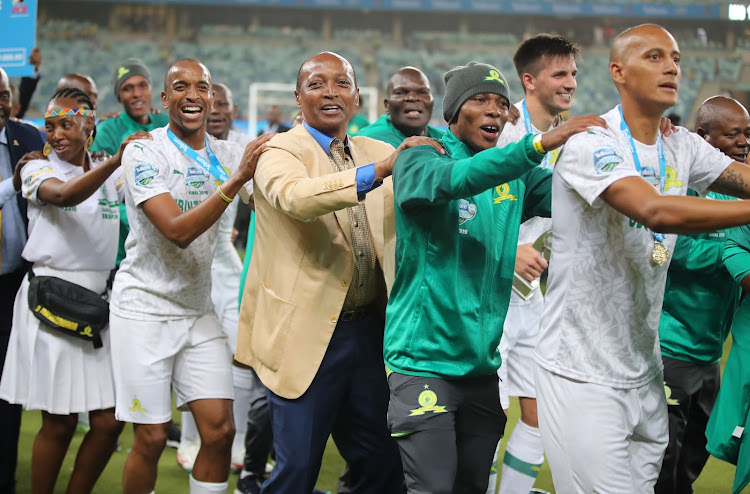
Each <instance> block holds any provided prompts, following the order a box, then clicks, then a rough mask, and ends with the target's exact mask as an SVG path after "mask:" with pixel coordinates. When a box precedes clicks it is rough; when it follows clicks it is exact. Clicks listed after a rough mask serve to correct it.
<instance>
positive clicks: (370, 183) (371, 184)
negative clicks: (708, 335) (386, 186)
mask: <svg viewBox="0 0 750 494" xmlns="http://www.w3.org/2000/svg"><path fill="white" fill-rule="evenodd" d="M356 181H357V196H358V197H359V198H360V199H362V198H363V197H364V196H365V195H366V194H367V193H368V192H370V191H371V190H375V189H377V188H378V187H380V185H381V182H376V181H375V164H373V163H370V164H369V165H365V166H360V167H359V168H357V175H356Z"/></svg>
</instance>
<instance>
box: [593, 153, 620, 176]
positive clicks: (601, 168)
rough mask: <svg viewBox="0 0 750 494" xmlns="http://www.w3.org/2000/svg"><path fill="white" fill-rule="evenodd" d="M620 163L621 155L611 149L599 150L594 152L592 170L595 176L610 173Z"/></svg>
mask: <svg viewBox="0 0 750 494" xmlns="http://www.w3.org/2000/svg"><path fill="white" fill-rule="evenodd" d="M622 162H623V158H622V155H621V154H620V153H618V152H617V151H615V150H614V149H612V148H601V149H597V150H596V151H594V168H595V169H596V174H597V175H602V174H604V173H609V172H611V171H612V170H614V169H615V168H617V165H619V164H620V163H622Z"/></svg>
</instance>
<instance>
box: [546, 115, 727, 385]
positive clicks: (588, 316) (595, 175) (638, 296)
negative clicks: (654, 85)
mask: <svg viewBox="0 0 750 494" xmlns="http://www.w3.org/2000/svg"><path fill="white" fill-rule="evenodd" d="M603 118H604V120H605V121H606V122H607V126H608V128H607V129H600V128H597V129H595V130H593V131H589V132H586V133H582V134H578V135H576V136H574V137H573V138H572V139H570V140H569V141H568V143H567V144H566V145H565V151H564V152H563V153H562V154H561V155H560V159H559V160H558V162H557V166H556V168H555V174H554V177H553V180H552V211H553V215H552V233H553V238H552V258H551V260H550V271H549V281H548V284H547V286H548V290H547V293H546V306H545V310H544V314H543V316H542V329H541V333H540V337H539V343H538V344H537V347H536V361H537V362H538V363H539V364H540V365H541V366H542V367H544V368H545V369H547V370H549V371H551V372H555V373H557V374H560V375H563V376H565V377H568V378H571V379H577V380H580V381H585V382H590V383H594V384H602V385H606V386H611V387H613V388H623V389H629V388H635V387H638V386H641V385H642V384H644V383H646V382H648V381H650V380H651V379H653V378H654V377H656V375H657V374H658V373H660V372H661V368H662V363H661V353H660V351H659V338H658V327H659V316H660V314H661V307H662V302H663V299H664V286H665V282H666V277H667V269H668V268H669V263H666V264H665V265H664V266H655V265H653V264H652V263H651V255H652V250H653V247H654V239H653V236H652V233H651V232H650V231H649V230H648V229H646V228H645V227H642V226H641V225H639V224H637V223H636V222H635V221H633V220H631V219H629V218H628V217H626V216H624V215H622V214H620V213H619V212H617V211H616V210H614V209H613V208H611V207H610V206H609V205H607V204H606V203H605V202H604V201H602V200H601V199H600V197H599V196H600V194H601V193H602V192H603V191H604V190H605V189H607V187H609V186H610V185H611V184H612V183H614V182H616V181H617V180H620V179H622V178H625V177H638V176H640V174H639V173H638V171H637V170H636V168H635V164H634V161H633V157H632V154H631V153H630V151H629V146H628V141H627V140H626V138H625V136H624V135H623V134H622V132H621V131H620V123H621V118H620V113H619V111H618V109H617V108H615V109H613V110H611V111H610V112H609V113H607V114H606V115H603ZM662 142H663V146H664V157H665V160H666V180H665V182H666V183H665V187H664V189H665V190H664V195H670V196H684V195H685V194H686V192H687V189H688V187H690V188H692V189H694V190H696V191H697V192H699V193H703V192H704V191H705V190H706V189H707V188H708V187H709V186H710V185H711V184H712V183H713V182H714V181H715V180H716V178H718V177H719V175H721V174H722V173H723V172H724V170H725V169H726V168H727V166H729V164H730V163H732V159H731V158H728V157H727V156H725V155H724V154H722V153H721V152H719V151H718V150H716V149H714V148H713V147H712V146H711V145H710V144H708V143H706V142H705V141H704V140H703V139H701V138H700V137H699V136H698V135H696V134H693V133H690V132H688V131H687V130H686V129H684V128H678V130H677V132H676V133H675V134H672V135H670V136H669V137H666V138H664V139H663V140H662ZM656 148H657V147H656V145H653V146H646V145H643V144H640V143H638V142H636V149H637V152H638V157H639V159H640V161H641V165H642V167H643V168H644V170H646V168H647V167H648V168H650V169H651V170H653V171H655V177H654V180H652V183H654V184H655V187H657V188H658V180H659V176H660V172H659V159H658V153H657V149H656ZM676 240H677V235H673V234H668V235H665V242H664V245H665V246H666V247H667V248H668V249H669V251H670V253H671V252H673V251H674V245H675V242H676Z"/></svg>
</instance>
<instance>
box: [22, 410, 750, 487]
mask: <svg viewBox="0 0 750 494" xmlns="http://www.w3.org/2000/svg"><path fill="white" fill-rule="evenodd" d="M519 413H520V412H519V408H518V400H511V408H510V412H509V420H508V424H509V426H508V428H507V429H506V437H509V436H510V433H511V431H512V428H511V425H515V424H516V421H517V420H518V416H519ZM177 416H179V415H177ZM40 425H41V414H40V412H38V411H33V412H24V414H23V424H22V426H21V439H20V445H19V458H18V473H17V479H18V493H19V494H23V493H27V492H30V491H31V446H32V443H33V441H34V436H35V435H36V432H37V431H38V430H39V427H40ZM82 439H83V434H82V433H76V435H75V437H74V438H73V443H72V444H71V447H70V450H69V451H68V455H67V456H66V458H65V463H64V464H63V467H62V470H61V472H60V478H59V479H58V483H57V488H56V489H55V493H61V494H62V493H64V492H65V486H66V485H67V482H68V479H69V478H70V473H71V471H72V470H73V460H74V458H75V456H74V455H75V452H76V451H77V450H78V446H79V445H80V444H81V440H82ZM120 440H121V442H122V446H123V449H122V451H120V452H117V453H115V454H114V456H113V457H112V460H111V461H110V462H109V464H108V465H107V469H106V470H105V471H104V474H103V475H102V477H101V478H100V479H99V483H98V484H97V486H96V488H95V489H94V492H95V493H101V494H110V493H116V492H120V491H121V483H122V468H123V465H124V464H125V458H126V457H127V454H128V453H127V452H128V448H130V445H131V444H132V443H133V428H132V427H131V426H130V425H127V426H126V427H125V431H124V432H123V433H122V436H121V438H120ZM503 451H505V440H503V442H502V443H501V455H500V457H501V458H502V452H503ZM175 453H176V450H174V449H172V448H167V449H166V450H164V454H163V455H162V457H161V460H160V462H159V478H158V480H157V483H156V492H157V494H171V493H182V492H188V474H187V473H186V472H185V471H184V470H183V469H182V468H181V467H180V466H179V465H178V464H177V461H176V460H175ZM343 469H344V461H343V460H342V459H341V456H339V454H338V451H336V447H335V446H334V444H333V441H330V440H329V444H328V448H327V449H326V453H325V457H324V459H323V466H322V468H321V471H320V477H319V478H318V487H319V488H321V489H324V490H329V491H332V492H335V490H336V482H337V480H338V476H339V474H340V473H341V472H342V471H343ZM733 478H734V465H730V464H728V463H725V462H723V461H720V460H717V459H715V458H713V457H712V458H710V459H709V460H708V464H707V465H706V468H705V469H704V470H703V473H702V475H701V476H700V478H698V481H697V482H696V484H695V492H696V493H724V492H731V488H732V479H733ZM236 482H237V476H236V475H232V476H231V477H230V479H229V485H230V490H229V492H230V493H231V492H232V491H233V489H234V484H235V483H236ZM535 486H536V487H538V488H540V489H545V490H548V491H550V492H554V489H553V487H552V476H551V475H550V471H549V467H548V466H547V463H546V462H545V464H544V466H543V467H542V471H541V473H540V474H539V478H538V479H537V482H536V485H535ZM746 492H748V493H750V489H746Z"/></svg>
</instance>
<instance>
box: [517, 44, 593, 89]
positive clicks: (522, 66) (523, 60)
mask: <svg viewBox="0 0 750 494" xmlns="http://www.w3.org/2000/svg"><path fill="white" fill-rule="evenodd" d="M580 55H581V50H580V49H579V48H578V45H577V44H576V43H574V42H573V41H570V40H569V39H568V38H566V37H564V36H560V35H558V34H546V33H542V34H537V35H536V36H533V37H531V38H529V39H527V40H526V41H524V42H523V43H521V44H520V46H519V47H518V49H517V50H516V53H515V55H513V64H514V65H515V66H516V72H518V77H519V79H521V80H523V75H524V74H526V73H529V74H531V75H533V76H535V77H536V76H537V75H538V74H539V72H540V71H541V70H542V67H543V63H542V62H543V61H544V60H543V59H544V58H548V59H549V58H556V57H567V56H571V57H573V58H578V57H579V56H580Z"/></svg>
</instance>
